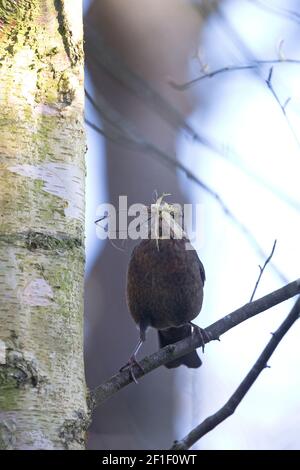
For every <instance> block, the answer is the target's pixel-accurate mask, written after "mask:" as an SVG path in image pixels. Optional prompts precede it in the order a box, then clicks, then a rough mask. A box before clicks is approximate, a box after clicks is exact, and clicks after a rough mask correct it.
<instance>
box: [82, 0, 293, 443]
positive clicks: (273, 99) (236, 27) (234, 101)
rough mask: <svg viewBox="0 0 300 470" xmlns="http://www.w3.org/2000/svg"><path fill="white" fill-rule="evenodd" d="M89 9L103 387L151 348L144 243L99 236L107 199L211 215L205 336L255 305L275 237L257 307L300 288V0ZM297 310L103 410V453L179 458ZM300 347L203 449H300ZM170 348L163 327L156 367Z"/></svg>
mask: <svg viewBox="0 0 300 470" xmlns="http://www.w3.org/2000/svg"><path fill="white" fill-rule="evenodd" d="M84 12H85V19H84V21H85V52H86V85H85V86H86V91H87V93H88V97H87V99H86V120H87V123H88V124H87V137H88V154H87V208H86V250H87V251H86V252H87V267H86V293H85V302H86V319H85V325H86V329H85V354H86V375H87V382H88V386H89V387H90V388H94V387H96V386H97V385H99V384H100V383H101V382H103V381H104V380H105V379H108V378H109V377H110V376H111V375H113V374H114V373H116V372H117V371H118V369H119V368H120V367H121V366H122V365H123V364H124V363H125V362H126V361H127V359H128V357H129V355H130V354H131V352H132V349H133V347H134V345H135V344H136V341H137V338H138V332H137V330H136V328H135V325H134V323H133V320H132V319H131V317H130V315H129V313H128V310H127V306H126V301H125V280H126V269H127V265H128V261H129V257H130V253H131V251H132V248H133V246H134V242H132V241H126V243H122V241H116V243H114V245H112V243H110V242H109V241H107V242H106V241H101V240H99V239H98V238H97V237H96V231H95V224H94V221H95V219H96V208H97V206H98V205H99V204H100V203H103V202H108V203H112V204H115V205H116V206H117V204H118V197H119V195H127V196H128V205H130V204H132V203H136V202H139V203H143V204H150V203H151V202H153V201H154V194H155V191H157V193H158V194H162V193H163V192H165V193H171V194H172V196H171V197H170V198H169V200H170V201H172V202H179V203H187V202H192V203H198V204H199V203H201V204H202V209H203V210H202V211H201V217H202V219H201V237H200V239H201V242H200V243H198V244H197V247H196V248H197V250H198V253H199V256H200V258H201V260H202V261H203V263H204V266H205V270H206V276H207V281H206V285H205V297H204V305H203V308H202V311H201V315H199V317H198V318H197V323H198V324H199V325H201V326H202V327H205V326H208V325H209V324H210V323H212V322H214V321H216V320H217V319H219V318H221V317H222V316H224V315H225V314H227V313H229V312H230V311H232V310H234V309H236V308H238V307H239V306H241V305H243V304H245V303H247V302H248V301H249V299H250V296H251V293H252V291H253V288H254V285H255V282H256V280H257V277H258V274H259V268H258V265H262V264H263V263H264V261H265V259H266V258H267V257H268V255H269V254H270V252H271V250H272V246H273V243H274V240H275V239H276V240H277V245H276V249H275V252H274V255H273V258H272V263H270V264H268V266H267V268H266V271H265V272H264V274H263V277H262V280H261V282H260V284H259V288H258V291H257V293H256V298H258V297H260V296H262V295H265V294H267V293H269V292H271V291H272V290H275V289H277V288H279V287H281V286H283V285H284V284H285V283H286V282H289V281H292V280H295V279H296V278H298V277H299V261H300V250H299V238H300V212H299V210H300V197H299V174H300V132H299V131H300V115H299V110H300V86H299V83H300V50H299V37H300V9H299V2H297V1H293V0H285V1H281V0H276V1H275V0H252V1H251V0H239V1H237V0H219V1H218V0H211V1H209V0H205V1H204V0H203V1H201V0H199V1H197V0H195V1H191V0H164V1H161V0H101V1H100V0H94V1H85V2H84ZM218 70H220V72H219V73H216V74H212V76H205V75H207V74H211V73H212V72H214V71H218ZM203 76H204V78H202V79H201V80H197V78H199V77H203ZM190 81H192V83H191V84H190V85H185V86H183V85H184V84H187V83H188V82H190ZM180 85H182V86H180ZM169 157H171V158H172V159H173V160H172V161H171V164H170V162H169V160H167V158H169ZM167 161H168V162H169V163H167ZM176 161H179V162H181V163H182V164H183V165H184V166H185V167H186V168H187V169H188V170H190V171H191V172H192V173H193V174H194V175H195V176H196V179H197V178H198V182H196V181H195V180H191V179H190V178H188V177H187V176H186V174H185V173H184V171H181V170H178V169H177V167H176ZM218 196H219V197H220V200H221V201H222V204H223V207H222V204H220V203H219V199H218ZM224 206H226V208H228V209H229V213H228V211H227V212H226V211H224ZM292 305H293V301H288V302H285V303H283V304H281V305H280V306H278V307H276V308H273V309H271V310H270V311H267V312H264V313H262V314H260V315H258V316H257V317H255V318H253V319H251V320H249V321H247V322H244V323H243V324H242V325H240V326H238V327H236V328H234V329H233V330H231V331H230V332H228V333H226V334H225V335H224V336H223V337H222V338H221V342H215V343H211V344H209V345H208V346H207V347H206V350H205V353H204V357H203V366H202V367H201V368H200V369H196V370H190V369H186V368H184V367H180V368H178V369H172V370H167V369H166V368H160V369H159V370H156V371H154V372H152V373H151V374H149V375H148V376H146V377H145V378H143V379H142V380H141V381H140V383H139V384H138V385H135V384H132V385H130V386H129V387H126V388H125V389H123V390H122V391H121V392H119V393H118V394H117V395H116V396H115V397H113V398H112V399H110V400H109V401H107V402H106V403H105V404H104V405H103V406H102V407H101V408H99V409H97V410H96V412H95V413H94V417H93V424H92V426H91V429H90V433H89V448H90V449H165V448H168V447H170V445H171V443H172V441H173V440H174V439H179V438H182V437H183V436H184V435H185V434H186V433H187V432H188V431H190V430H191V428H192V427H194V426H195V425H196V424H198V423H199V422H200V421H201V420H203V419H204V418H206V417H207V416H209V415H210V414H211V413H214V412H215V411H217V410H218V409H219V408H220V407H221V406H222V405H223V404H224V403H225V402H226V401H227V399H228V398H229V396H230V395H231V394H232V393H233V392H234V390H235V388H236V387H237V386H238V385H239V383H240V382H241V380H242V379H243V377H244V376H245V374H246V373H247V372H248V370H249V369H250V368H251V366H252V365H253V363H254V361H255V360H256V359H257V357H258V355H259V354H260V352H261V351H262V349H263V348H264V346H265V345H266V343H267V342H268V340H269V338H270V333H271V332H272V331H274V330H275V329H276V328H277V327H278V326H279V324H280V323H281V322H282V321H283V319H284V317H285V316H286V315H287V313H288V311H289V309H290V308H291V306H292ZM299 335H300V324H296V325H295V326H294V327H293V328H292V330H291V331H290V332H289V333H288V334H287V336H286V337H285V338H284V340H283V341H282V343H281V344H280V346H279V348H278V350H277V351H276V352H275V354H274V355H273V356H272V359H271V361H270V364H269V365H270V366H271V368H270V369H266V370H265V371H263V373H262V374H261V376H260V377H259V378H258V380H257V382H256V383H255V384H254V386H253V387H252V388H251V390H250V392H249V393H248V395H247V396H246V397H245V399H244V400H243V401H242V403H241V405H240V406H239V407H238V409H237V410H236V412H235V414H234V415H233V416H232V417H230V418H229V419H227V420H226V421H225V422H224V423H222V424H221V425H220V426H218V427H217V428H216V429H215V430H214V431H212V432H211V433H209V434H208V435H207V436H205V437H204V438H202V439H201V441H199V442H198V443H197V445H196V446H195V447H194V448H197V449H300V438H299V436H300V401H299V393H298V390H299V387H300V374H299V352H300V351H299V349H300V348H299V344H300V342H299ZM157 347H158V344H157V338H156V332H154V331H150V332H149V334H148V338H147V342H146V344H145V345H144V346H143V349H142V351H141V353H140V354H141V357H142V356H144V355H146V354H149V353H151V352H154V351H155V350H157Z"/></svg>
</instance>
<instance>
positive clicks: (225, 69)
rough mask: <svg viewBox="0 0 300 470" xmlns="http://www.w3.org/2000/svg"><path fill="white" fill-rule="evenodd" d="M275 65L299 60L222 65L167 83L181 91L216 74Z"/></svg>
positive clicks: (271, 60)
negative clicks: (179, 81)
mask: <svg viewBox="0 0 300 470" xmlns="http://www.w3.org/2000/svg"><path fill="white" fill-rule="evenodd" d="M272 64H273V65H275V64H298V65H299V64H300V60H297V59H270V60H256V61H255V62H253V63H250V64H244V65H228V66H226V67H222V68H220V69H216V70H213V71H212V72H208V73H205V74H203V75H200V77H196V78H194V79H193V80H190V81H189V82H185V83H177V82H175V81H173V80H169V81H168V83H169V84H170V85H171V86H172V87H173V88H175V89H176V90H179V91H183V90H187V89H188V88H190V87H191V86H193V85H195V84H196V83H198V82H201V81H202V80H205V79H207V78H213V77H214V76H216V75H220V74H223V73H226V72H237V71H239V70H255V69H258V68H260V67H261V66H262V65H272Z"/></svg>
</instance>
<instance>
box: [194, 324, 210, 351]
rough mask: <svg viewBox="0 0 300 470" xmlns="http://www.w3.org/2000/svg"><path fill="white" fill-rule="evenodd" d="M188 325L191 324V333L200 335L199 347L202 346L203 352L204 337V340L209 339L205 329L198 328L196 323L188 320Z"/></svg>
mask: <svg viewBox="0 0 300 470" xmlns="http://www.w3.org/2000/svg"><path fill="white" fill-rule="evenodd" d="M189 323H190V325H192V327H193V334H195V335H197V336H199V337H200V340H201V347H202V352H204V348H205V339H206V342H208V341H207V340H209V338H208V336H207V334H206V332H205V330H203V328H200V326H198V325H196V324H195V323H193V322H191V321H190V322H189Z"/></svg>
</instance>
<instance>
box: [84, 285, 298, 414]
mask: <svg viewBox="0 0 300 470" xmlns="http://www.w3.org/2000/svg"><path fill="white" fill-rule="evenodd" d="M299 293H300V279H297V280H296V281H294V282H291V283H290V284H287V285H285V286H284V287H281V288H280V289H278V290H276V291H274V292H271V293H270V294H268V295H265V296H264V297H261V298H260V299H258V300H255V301H254V302H251V303H248V304H246V305H244V306H243V307H240V308H239V309H237V310H235V311H234V312H232V313H230V314H229V315H226V316H225V317H224V318H221V319H220V320H218V321H216V322H215V323H213V324H212V325H210V326H208V327H207V328H205V330H204V332H205V334H204V335H203V336H204V342H205V343H208V342H209V341H212V340H218V339H219V337H220V336H221V335H222V334H224V333H226V332H227V331H228V330H230V329H231V328H234V327H235V326H237V325H238V324H239V323H242V322H243V321H245V320H248V319H249V318H251V317H253V316H254V315H257V314H258V313H260V312H263V311H265V310H268V309H269V308H271V307H274V305H277V304H279V303H281V302H284V301H285V300H287V299H290V298H291V297H294V296H295V295H297V294H299ZM201 345H202V342H201V338H199V336H198V335H192V336H190V337H189V338H186V339H184V340H182V341H179V342H178V343H175V344H171V345H168V346H165V347H164V348H162V349H160V350H159V351H157V352H155V353H154V354H151V355H150V356H148V357H145V358H144V359H143V360H142V361H140V365H141V366H142V369H143V371H144V372H142V370H141V369H140V368H139V367H137V366H134V369H133V371H134V375H135V377H136V378H140V377H142V376H144V375H146V374H148V373H149V372H151V371H152V370H154V369H157V368H158V367H160V366H161V365H163V364H166V363H167V362H170V361H173V360H174V359H177V358H179V357H181V356H184V355H185V354H188V353H189V352H191V351H193V350H194V349H196V348H198V347H200V346H201ZM132 381H133V379H132V375H131V374H130V371H128V370H124V371H122V372H119V373H118V374H116V375H114V376H113V377H111V378H110V379H109V380H107V381H106V382H105V383H103V384H102V385H100V386H99V387H97V388H96V389H95V390H93V391H91V393H90V407H91V408H92V409H93V408H95V407H97V406H99V405H101V404H102V403H103V402H104V401H106V400H107V399H108V398H110V397H112V396H113V395H114V394H115V393H117V392H118V391H119V390H121V389H122V388H124V387H126V386H127V385H129V384H130V383H131V382H132Z"/></svg>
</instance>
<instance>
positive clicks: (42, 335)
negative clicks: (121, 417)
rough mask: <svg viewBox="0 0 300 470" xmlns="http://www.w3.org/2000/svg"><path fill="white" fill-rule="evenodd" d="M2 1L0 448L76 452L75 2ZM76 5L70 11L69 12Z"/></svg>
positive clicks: (79, 303)
mask: <svg viewBox="0 0 300 470" xmlns="http://www.w3.org/2000/svg"><path fill="white" fill-rule="evenodd" d="M75 3H76V8H75V6H74V0H61V1H58V0H32V1H28V0H19V1H16V0H14V1H9V0H5V1H4V0H0V107H1V117H0V448H2V449H82V448H84V443H85V431H86V428H87V425H88V421H89V414H88V410H87V404H86V386H85V380H84V368H83V344H82V343H83V328H82V321H83V270H84V176H85V167H84V154H85V148H86V144H85V136H84V122H83V96H84V94H83V52H82V24H81V15H80V7H81V1H80V0H78V1H76V2H75ZM74 10H76V14H75V12H74Z"/></svg>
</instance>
